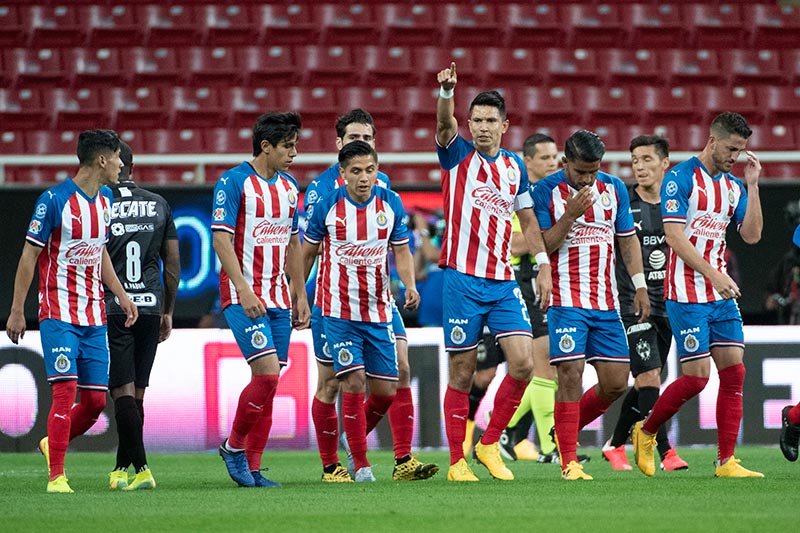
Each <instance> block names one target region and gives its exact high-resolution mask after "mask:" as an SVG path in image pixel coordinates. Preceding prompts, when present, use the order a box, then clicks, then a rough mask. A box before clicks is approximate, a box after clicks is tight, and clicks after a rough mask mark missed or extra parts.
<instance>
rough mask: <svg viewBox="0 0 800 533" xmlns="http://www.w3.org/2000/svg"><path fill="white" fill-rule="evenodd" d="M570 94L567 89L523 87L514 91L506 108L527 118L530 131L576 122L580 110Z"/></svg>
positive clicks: (569, 90) (570, 90) (569, 89)
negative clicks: (514, 110)
mask: <svg viewBox="0 0 800 533" xmlns="http://www.w3.org/2000/svg"><path fill="white" fill-rule="evenodd" d="M572 93H573V91H572V89H571V88H569V87H558V86H556V87H525V88H523V89H522V90H517V91H514V93H513V94H512V100H511V102H510V105H509V106H508V107H509V108H513V109H517V112H518V113H521V114H522V115H523V116H525V117H527V119H528V120H527V124H528V126H529V127H530V128H531V129H537V130H538V129H540V128H542V127H550V126H551V125H552V124H554V123H564V122H577V121H578V120H579V114H578V113H579V111H580V108H579V106H578V105H577V102H576V101H575V100H574V99H573V95H572Z"/></svg>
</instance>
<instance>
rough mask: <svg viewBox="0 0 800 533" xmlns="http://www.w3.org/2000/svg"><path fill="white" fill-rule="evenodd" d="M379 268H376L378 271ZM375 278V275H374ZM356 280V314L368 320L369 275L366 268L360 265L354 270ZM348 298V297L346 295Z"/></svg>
mask: <svg viewBox="0 0 800 533" xmlns="http://www.w3.org/2000/svg"><path fill="white" fill-rule="evenodd" d="M379 270H380V267H378V268H376V271H379ZM376 276H377V274H376ZM356 280H357V283H358V308H359V309H358V312H359V314H360V316H361V318H362V319H368V318H369V300H370V298H369V273H368V272H367V267H365V266H363V265H361V266H359V267H357V268H356ZM347 296H348V297H349V295H347Z"/></svg>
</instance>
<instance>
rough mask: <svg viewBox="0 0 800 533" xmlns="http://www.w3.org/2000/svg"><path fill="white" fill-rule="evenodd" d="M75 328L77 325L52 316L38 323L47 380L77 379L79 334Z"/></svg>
mask: <svg viewBox="0 0 800 533" xmlns="http://www.w3.org/2000/svg"><path fill="white" fill-rule="evenodd" d="M77 328H78V326H73V325H72V324H69V323H67V322H62V321H61V320H55V319H52V318H51V319H47V320H43V321H42V322H41V323H40V324H39V336H40V338H41V341H42V356H43V357H44V365H45V370H46V371H47V380H48V381H49V382H51V383H52V382H55V381H68V380H77V379H78V364H77V357H78V354H79V349H80V335H79V334H78V330H77Z"/></svg>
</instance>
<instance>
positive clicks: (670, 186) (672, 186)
mask: <svg viewBox="0 0 800 533" xmlns="http://www.w3.org/2000/svg"><path fill="white" fill-rule="evenodd" d="M672 173H673V174H675V175H676V176H677V175H678V173H677V172H676V171H674V170H673V171H672ZM666 191H667V196H675V194H676V193H677V192H678V184H677V183H675V182H674V181H668V182H667V188H666Z"/></svg>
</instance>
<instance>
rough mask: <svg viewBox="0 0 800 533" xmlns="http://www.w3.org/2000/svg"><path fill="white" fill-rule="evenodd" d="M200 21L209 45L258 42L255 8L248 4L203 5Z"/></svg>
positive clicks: (205, 40) (244, 44)
mask: <svg viewBox="0 0 800 533" xmlns="http://www.w3.org/2000/svg"><path fill="white" fill-rule="evenodd" d="M199 22H200V24H201V25H202V28H203V35H204V37H203V42H204V43H205V44H206V45H207V46H232V45H237V46H246V45H252V44H255V43H256V42H258V30H259V27H258V22H257V21H256V19H255V9H251V7H250V6H249V5H247V4H243V5H239V4H232V5H226V4H215V5H207V6H202V7H201V8H200V11H199Z"/></svg>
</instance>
